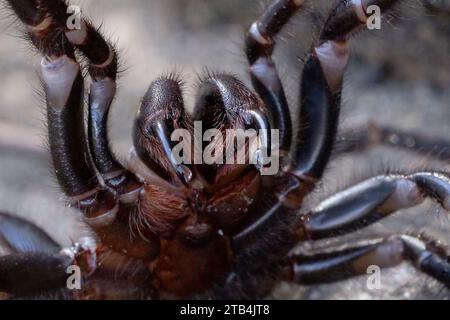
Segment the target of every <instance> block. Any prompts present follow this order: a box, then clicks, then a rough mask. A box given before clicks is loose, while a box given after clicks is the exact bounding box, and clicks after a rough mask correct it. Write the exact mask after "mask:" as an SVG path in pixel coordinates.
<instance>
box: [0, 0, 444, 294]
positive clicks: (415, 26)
mask: <svg viewBox="0 0 450 320" xmlns="http://www.w3.org/2000/svg"><path fill="white" fill-rule="evenodd" d="M430 1H431V2H432V3H433V4H435V5H436V6H437V8H438V9H432V10H425V9H424V7H423V6H422V4H421V2H419V1H418V0H407V1H404V2H403V4H402V5H400V6H399V7H398V9H397V10H396V11H394V13H393V14H392V15H390V16H389V17H387V19H386V20H384V22H383V24H382V29H381V30H379V31H372V32H370V33H368V32H365V33H364V34H362V35H361V36H359V37H358V38H357V39H355V40H354V41H353V42H352V47H353V57H352V61H351V64H350V67H349V69H348V72H347V74H346V81H345V92H344V106H343V116H342V124H341V127H342V128H351V127H358V126H361V125H364V124H366V123H367V121H368V120H370V119H373V120H376V121H378V122H380V123H383V124H389V125H392V126H396V127H398V128H401V129H406V130H412V131H416V132H420V133H423V134H425V135H429V136H436V137H446V138H449V140H450V135H449V133H450V90H449V89H448V88H449V87H450V65H449V64H450V62H449V61H450V19H449V18H450V4H449V1H447V0H436V1H433V0H430ZM309 2H313V4H309V5H307V7H306V9H305V10H304V11H303V13H301V14H299V15H298V17H296V18H295V19H294V21H293V22H292V23H291V24H290V25H289V26H288V27H287V28H286V30H285V32H284V33H283V35H282V37H281V39H280V46H279V47H278V48H277V52H276V60H277V63H278V65H279V69H280V72H281V74H282V75H283V81H284V83H285V86H286V90H287V92H288V94H289V100H290V102H291V104H292V112H293V113H295V112H296V105H297V93H296V90H297V86H298V78H299V75H300V72H301V58H302V57H303V56H304V55H305V53H306V52H307V50H308V48H309V45H310V43H311V41H312V39H314V36H315V35H317V30H318V28H319V27H320V25H321V23H322V21H323V19H324V16H325V14H326V12H327V8H329V6H330V2H331V1H309ZM0 3H1V2H0ZM73 3H74V4H80V5H81V7H82V8H83V13H84V14H85V15H88V16H89V17H90V18H91V19H92V20H93V22H94V23H95V24H102V26H103V30H104V32H105V33H106V34H107V35H109V36H111V38H112V39H113V40H114V41H116V42H117V43H118V46H119V49H120V51H121V53H122V54H121V58H122V61H123V69H124V70H125V71H124V72H123V73H122V76H121V78H120V90H119V92H118V96H117V99H116V101H115V104H114V106H113V109H112V117H111V118H112V119H111V123H110V127H111V128H110V131H111V136H112V138H113V146H114V149H115V150H116V152H117V153H118V155H119V157H120V158H122V159H125V158H126V154H127V150H128V148H129V146H130V132H131V124H132V121H133V115H134V112H135V111H136V108H137V107H138V105H139V100H140V98H141V97H142V96H143V94H144V93H145V91H146V89H147V87H148V85H149V84H150V82H151V81H152V80H154V79H155V78H156V77H157V76H158V75H159V74H161V73H164V72H167V71H171V70H173V69H174V68H175V69H176V70H178V71H180V72H181V73H182V74H183V76H184V78H185V80H186V82H187V84H188V85H187V90H186V103H187V104H188V106H189V105H192V99H193V96H194V93H195V92H194V85H193V84H194V82H195V80H196V78H197V75H198V74H201V73H202V70H203V69H204V68H205V67H207V68H209V69H211V70H218V71H230V72H233V73H235V74H237V75H238V76H239V77H240V78H241V79H243V80H244V81H246V82H248V81H247V66H246V63H245V58H244V56H243V54H242V47H243V46H242V42H243V41H242V40H243V34H244V31H245V29H246V27H247V26H249V25H250V23H251V22H252V21H254V20H255V18H256V17H257V15H258V13H259V12H261V9H262V8H263V7H264V2H261V1H257V0H228V1H220V0H149V1H144V0H130V1H119V0H95V1H93V0H83V1H73ZM394 18H395V19H394ZM13 22H14V20H13V19H11V17H9V13H8V12H7V11H5V10H2V11H0V70H1V73H0V74H1V80H0V210H3V211H9V212H12V213H15V214H17V215H19V216H22V217H25V218H27V219H29V220H32V221H33V222H35V223H36V224H38V225H39V226H41V227H42V228H44V229H45V230H47V231H48V232H49V234H51V235H52V236H53V237H54V238H55V239H56V240H58V241H59V242H61V243H62V244H68V243H70V241H71V240H72V239H77V238H78V237H79V236H80V235H81V234H84V233H86V232H89V231H88V230H87V228H86V227H84V225H83V224H82V223H81V222H80V221H79V216H78V213H77V212H75V211H72V210H71V209H67V208H64V202H63V200H62V197H61V194H60V193H59V191H58V188H57V186H56V183H55V181H54V179H53V178H52V175H51V166H50V162H49V158H48V154H47V152H46V149H45V147H44V141H45V139H44V137H45V126H44V124H43V119H44V116H43V114H44V103H43V101H42V99H41V98H40V97H39V94H37V92H38V91H39V89H40V88H39V80H38V75H37V71H38V67H39V61H40V57H38V56H36V55H34V54H32V53H31V51H30V50H28V49H29V48H28V45H27V44H26V43H24V42H23V41H21V40H20V39H19V38H18V37H17V36H18V35H20V33H19V32H18V31H17V30H18V29H17V28H16V25H14V23H13ZM449 164H450V162H440V161H433V160H432V159H430V158H428V157H423V156H418V155H415V154H412V153H408V152H404V151H401V150H396V149H393V148H382V147H380V148H375V149H373V150H370V151H368V152H364V153H362V154H353V155H348V156H344V157H339V158H338V159H336V160H334V161H333V162H332V163H331V164H330V166H329V169H328V170H327V173H326V175H325V178H324V183H323V184H324V187H323V189H324V190H323V192H317V193H315V194H314V195H313V196H312V197H311V199H309V201H308V203H309V204H311V205H313V204H314V203H317V201H318V200H319V199H322V198H323V197H324V196H325V195H326V194H329V193H331V192H333V191H335V190H337V189H340V187H342V186H346V185H348V184H350V183H352V182H354V181H357V180H359V179H361V177H366V176H369V175H370V174H372V173H374V174H379V173H383V172H384V171H385V170H386V168H393V169H404V170H405V171H412V170H415V169H417V168H437V169H441V170H442V169H450V167H449ZM449 230H450V222H449V220H448V214H446V213H445V212H443V211H442V210H440V209H439V208H438V207H437V206H436V205H435V204H433V203H432V202H431V201H427V202H426V203H425V204H423V205H421V206H420V207H418V208H416V209H412V210H404V211H402V212H399V213H398V214H396V215H395V216H393V217H391V218H388V219H386V220H385V221H383V222H382V223H378V224H376V225H375V226H373V227H370V228H368V229H365V230H363V231H361V232H358V233H357V234H354V235H351V236H348V237H343V238H341V239H337V240H333V241H331V243H334V242H336V243H345V242H352V243H353V242H354V241H356V240H359V239H364V238H366V237H368V236H371V237H373V236H375V235H386V234H393V233H398V232H411V231H425V232H427V234H430V235H432V236H434V237H438V238H439V239H442V241H443V243H446V244H448V245H450V233H449ZM329 245H330V241H327V242H324V243H314V244H312V243H307V244H303V245H302V246H300V248H298V249H299V250H305V251H308V252H313V251H314V250H317V249H320V248H323V247H327V246H329ZM449 296H450V294H449V292H448V291H447V290H445V289H442V288H441V287H440V286H438V285H437V284H436V283H435V282H434V281H433V280H431V279H430V278H428V277H426V276H423V275H421V274H419V273H417V272H416V271H415V270H414V268H412V267H411V266H409V265H408V264H404V265H402V266H400V267H398V268H394V269H390V270H386V271H383V273H382V289H380V290H372V291H371V290H368V289H367V288H366V278H365V277H361V278H358V279H354V280H350V281H346V282H340V283H336V284H332V285H320V286H313V287H302V286H296V285H288V284H283V283H280V285H279V286H278V287H277V288H276V289H275V290H274V292H273V293H272V294H271V296H270V297H271V298H284V299H300V298H301V299H348V298H353V299H379V298H383V299H398V298H407V299H420V298H425V299H428V298H449Z"/></svg>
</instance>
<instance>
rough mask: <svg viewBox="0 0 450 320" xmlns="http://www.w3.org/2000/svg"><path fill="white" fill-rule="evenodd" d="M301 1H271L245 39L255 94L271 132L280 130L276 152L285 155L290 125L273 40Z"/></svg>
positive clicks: (288, 144) (289, 139) (290, 135)
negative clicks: (278, 151) (259, 98)
mask: <svg viewBox="0 0 450 320" xmlns="http://www.w3.org/2000/svg"><path fill="white" fill-rule="evenodd" d="M302 4H303V1H302V0H278V1H273V3H272V4H271V5H269V6H268V7H267V8H266V9H265V10H264V12H263V14H262V15H261V17H260V18H259V19H258V20H257V21H256V22H254V23H253V24H252V26H251V27H250V30H249V31H248V34H247V37H246V49H245V52H246V55H247V59H248V61H249V63H250V71H251V80H252V83H253V86H254V87H255V90H256V91H257V92H258V94H259V96H260V97H261V99H262V100H263V101H264V103H265V105H266V107H267V108H268V112H269V115H270V117H271V119H272V121H273V127H274V129H279V130H280V149H281V150H284V151H286V152H287V151H289V150H290V146H291V142H292V123H291V116H290V112H289V106H288V103H287V99H286V96H285V93H284V90H283V86H282V83H281V80H280V77H279V75H278V71H277V69H276V66H275V63H274V62H273V60H272V54H273V50H274V46H275V42H274V41H275V40H274V37H275V36H276V35H277V34H278V33H279V31H280V30H281V29H282V27H283V26H284V25H285V24H286V23H287V22H288V21H289V19H290V18H291V17H292V16H293V15H294V14H295V13H296V12H297V11H298V9H299V8H300V7H301V6H302Z"/></svg>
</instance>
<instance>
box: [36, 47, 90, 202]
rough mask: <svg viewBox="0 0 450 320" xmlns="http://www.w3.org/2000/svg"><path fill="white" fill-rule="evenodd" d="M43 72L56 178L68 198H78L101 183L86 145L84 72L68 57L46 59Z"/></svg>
mask: <svg viewBox="0 0 450 320" xmlns="http://www.w3.org/2000/svg"><path fill="white" fill-rule="evenodd" d="M42 70H43V78H44V90H45V94H46V100H47V123H48V133H49V145H50V151H51V154H52V159H53V166H54V168H55V173H56V177H57V178H58V182H59V184H60V186H61V187H62V188H63V190H64V192H65V193H66V194H67V195H68V196H70V197H72V196H79V195H82V194H85V193H87V192H89V191H91V190H93V189H95V188H96V187H97V184H98V181H97V178H96V173H95V170H94V168H93V166H92V164H91V162H90V161H89V157H90V156H89V151H88V146H87V145H86V141H87V139H86V136H85V129H84V125H83V124H84V110H83V95H84V92H83V78H82V76H81V71H80V68H79V65H78V64H77V63H76V62H75V61H73V60H72V59H70V58H68V57H67V56H62V57H60V58H58V59H56V60H53V61H50V60H47V59H44V60H43V62H42Z"/></svg>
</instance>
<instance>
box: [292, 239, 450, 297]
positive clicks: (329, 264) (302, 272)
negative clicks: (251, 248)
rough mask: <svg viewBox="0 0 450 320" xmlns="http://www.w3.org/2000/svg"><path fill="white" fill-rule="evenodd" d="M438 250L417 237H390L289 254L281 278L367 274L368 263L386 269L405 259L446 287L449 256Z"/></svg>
mask: <svg viewBox="0 0 450 320" xmlns="http://www.w3.org/2000/svg"><path fill="white" fill-rule="evenodd" d="M440 251H441V250H437V249H436V248H433V247H432V246H429V244H428V243H427V242H426V241H424V240H422V239H420V238H417V237H412V236H408V235H401V236H391V237H389V238H387V239H382V240H375V241H369V242H367V243H366V244H363V245H359V246H357V247H353V248H349V249H343V250H338V251H332V252H327V253H320V254H316V255H311V256H308V255H293V256H290V257H288V258H287V259H286V260H285V261H284V263H283V271H284V272H283V277H284V280H286V281H293V282H297V283H301V284H319V283H329V282H335V281H340V280H344V279H348V278H351V277H354V276H359V275H367V274H368V272H369V268H370V267H371V266H377V267H379V268H390V267H394V266H397V265H399V264H400V263H402V262H404V261H409V262H410V263H412V264H413V266H414V267H415V268H417V270H419V271H421V272H423V273H426V274H428V275H429V276H431V277H433V278H434V279H436V280H438V281H439V282H441V283H442V284H444V285H445V286H446V287H447V288H450V263H449V257H448V256H447V255H446V254H443V253H442V252H440Z"/></svg>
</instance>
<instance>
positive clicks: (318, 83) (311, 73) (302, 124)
mask: <svg viewBox="0 0 450 320" xmlns="http://www.w3.org/2000/svg"><path fill="white" fill-rule="evenodd" d="M301 99H302V100H301V101H302V107H301V111H300V115H299V130H298V133H297V139H296V141H297V145H296V146H295V147H294V150H293V155H292V158H293V160H292V165H291V168H290V169H289V171H290V172H293V173H294V174H295V175H296V176H298V177H309V178H313V179H319V178H321V176H322V173H323V171H324V170H325V167H326V165H327V163H328V160H329V158H330V155H331V150H332V149H333V144H334V139H335V135H336V132H337V126H338V123H339V108H340V92H338V93H335V94H333V93H332V92H331V90H330V89H329V87H328V84H327V80H326V78H325V75H324V73H323V71H322V67H321V65H320V61H319V59H318V58H317V57H315V56H311V57H310V58H309V59H308V61H307V62H306V64H305V67H304V69H303V77H302V85H301Z"/></svg>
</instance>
